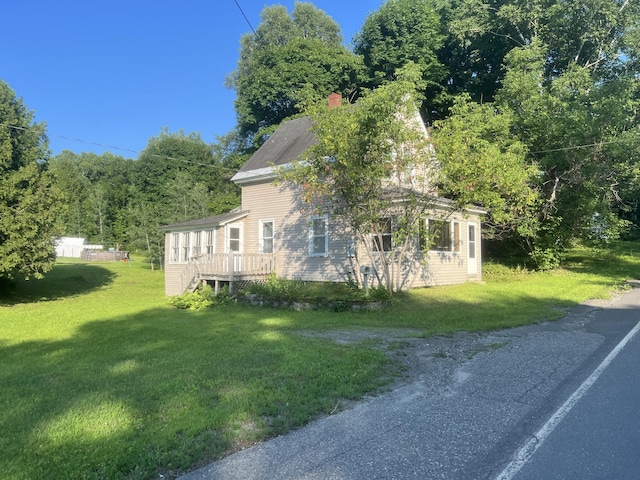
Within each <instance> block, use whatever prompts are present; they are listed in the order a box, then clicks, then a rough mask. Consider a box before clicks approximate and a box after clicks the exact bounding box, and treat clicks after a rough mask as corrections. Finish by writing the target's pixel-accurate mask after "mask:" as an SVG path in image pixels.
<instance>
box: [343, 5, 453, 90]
mask: <svg viewBox="0 0 640 480" xmlns="http://www.w3.org/2000/svg"><path fill="white" fill-rule="evenodd" d="M443 41H444V35H443V34H442V31H441V28H440V18H439V16H438V14H437V13H436V10H435V2H433V1H431V0H389V1H387V2H384V3H383V5H382V6H381V7H380V9H379V10H377V11H375V12H373V13H371V14H370V15H369V16H368V17H367V19H366V20H365V22H364V25H363V26H362V29H361V31H360V32H358V33H357V34H356V36H355V39H354V51H355V53H356V54H358V55H362V56H363V58H364V63H365V65H366V66H367V68H368V70H369V84H370V85H378V84H380V83H381V82H384V81H392V80H394V79H395V74H396V71H397V70H398V69H400V68H402V67H404V66H405V65H406V64H407V63H409V62H413V63H414V64H416V65H418V66H419V67H420V70H421V74H422V75H421V76H422V82H421V84H422V87H423V88H424V89H425V90H423V93H425V91H428V92H429V97H430V98H429V100H433V96H434V95H436V94H437V93H438V92H439V91H440V90H441V87H440V85H441V83H442V80H443V79H444V78H445V68H444V66H443V65H442V64H441V63H440V62H439V61H438V58H437V52H438V51H439V50H440V48H441V47H442V45H443Z"/></svg>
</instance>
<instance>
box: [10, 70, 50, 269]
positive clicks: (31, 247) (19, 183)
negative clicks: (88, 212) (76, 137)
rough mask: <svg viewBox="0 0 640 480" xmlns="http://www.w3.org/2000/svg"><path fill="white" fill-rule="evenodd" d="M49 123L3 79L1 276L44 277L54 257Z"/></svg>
mask: <svg viewBox="0 0 640 480" xmlns="http://www.w3.org/2000/svg"><path fill="white" fill-rule="evenodd" d="M48 157H49V151H48V146H47V138H46V136H45V127H44V125H43V124H37V123H34V121H33V113H32V112H31V111H30V110H29V109H28V108H27V107H26V106H25V105H24V104H23V102H22V100H21V99H18V98H17V97H16V95H15V93H14V92H13V90H12V89H11V88H10V87H9V86H8V85H7V84H6V83H5V82H3V81H1V80H0V278H12V277H14V276H15V275H20V276H24V277H25V278H30V277H34V278H41V277H42V276H43V274H44V273H46V272H47V271H48V270H50V269H51V267H52V266H53V263H54V261H55V240H56V236H57V235H59V234H60V229H59V217H60V213H61V210H62V204H61V202H60V198H59V194H58V191H57V190H56V188H55V187H54V186H53V184H52V177H51V175H50V174H49V172H48V171H47V159H48Z"/></svg>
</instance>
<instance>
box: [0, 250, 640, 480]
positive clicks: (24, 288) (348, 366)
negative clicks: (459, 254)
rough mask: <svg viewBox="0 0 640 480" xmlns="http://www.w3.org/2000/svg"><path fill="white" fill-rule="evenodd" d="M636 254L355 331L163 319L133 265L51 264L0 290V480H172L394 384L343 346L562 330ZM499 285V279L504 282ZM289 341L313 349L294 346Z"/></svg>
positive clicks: (314, 317)
mask: <svg viewBox="0 0 640 480" xmlns="http://www.w3.org/2000/svg"><path fill="white" fill-rule="evenodd" d="M639 252H640V249H639V245H638V244H637V243H618V242H614V243H613V245H612V246H611V248H609V249H606V250H605V249H592V248H579V249H574V250H571V251H570V252H569V255H567V256H566V258H565V262H564V268H563V269H558V270H557V271H551V272H529V273H528V274H526V275H524V274H522V272H517V271H513V272H512V273H511V270H509V269H503V274H502V275H501V276H500V277H499V278H495V276H493V275H491V274H486V275H485V280H486V284H484V285H481V284H472V283H468V284H463V285H451V286H443V287H435V288H424V289H416V290H412V291H411V292H409V293H408V294H407V295H406V296H402V297H401V299H402V301H398V302H395V303H394V304H393V305H391V306H390V307H389V308H388V309H385V310H382V311H371V312H367V314H366V315H358V314H351V313H344V314H341V315H340V316H336V314H335V313H334V312H331V311H326V310H321V311H312V312H309V311H307V312H291V311H287V312H277V311H271V312H269V313H268V315H265V312H264V311H262V310H259V309H248V308H241V307H239V306H235V305H227V306H222V307H219V308H217V309H214V310H208V311H202V312H186V311H183V310H177V309H175V308H170V307H168V306H167V304H166V297H165V295H164V289H163V275H162V274H161V273H159V272H152V271H150V269H149V268H148V267H147V266H146V265H145V264H143V263H142V262H138V261H136V262H133V263H129V264H125V263H121V262H118V263H106V264H101V265H97V264H82V263H80V262H65V263H59V264H56V266H55V267H54V269H53V270H52V271H51V272H49V274H48V275H47V276H46V277H45V279H44V280H43V281H42V282H37V283H35V284H34V282H32V281H24V280H22V279H17V280H16V281H15V282H14V290H13V292H12V293H11V295H10V296H9V299H7V297H6V293H7V292H6V291H5V290H3V289H0V318H2V322H0V338H2V339H3V342H2V344H1V345H0V357H1V358H2V373H3V374H2V376H1V377H0V404H2V405H3V408H2V409H0V425H2V435H0V465H1V466H2V472H3V476H4V477H5V478H8V479H11V480H27V479H33V478H42V477H47V478H66V479H69V480H75V479H84V478H130V479H134V478H135V479H141V478H152V477H153V478H157V477H159V476H160V475H166V474H167V472H171V473H170V474H171V475H174V476H177V475H180V474H182V473H186V472H187V471H191V470H193V469H194V468H197V466H198V465H203V464H205V463H207V462H209V461H211V460H214V459H217V458H220V457H221V456H223V455H224V454H225V452H229V451H236V450H238V449H240V448H243V447H245V446H248V445H250V444H253V443H254V442H256V441H260V440H264V439H267V438H270V437H272V436H274V435H279V434H283V433H286V432H287V431H289V430H291V429H293V428H296V427H300V426H302V425H304V424H305V423H307V422H309V421H311V420H312V419H314V418H317V416H318V415H326V414H329V413H330V412H332V411H333V410H334V408H335V406H336V405H337V404H340V402H343V401H344V400H345V399H352V400H358V399H360V398H362V397H363V396H364V395H367V394H370V393H373V392H375V391H376V388H378V387H380V386H382V385H384V384H385V383H386V382H388V380H389V375H390V374H393V373H394V372H396V371H397V370H396V369H395V368H394V365H393V364H392V363H391V362H392V360H391V359H390V358H389V357H387V356H386V355H385V353H384V352H382V351H380V350H378V349H375V348H371V344H370V343H366V342H365V343H355V344H344V343H340V344H338V343H337V342H333V341H330V340H325V339H323V338H326V337H327V336H328V335H331V336H332V337H335V338H340V339H344V332H345V331H360V332H361V331H363V330H365V331H366V330H367V329H379V328H385V327H386V328H388V327H393V328H398V329H400V328H409V329H414V330H417V331H419V332H420V334H419V335H420V336H425V337H427V336H429V335H433V334H450V333H452V332H456V331H478V330H495V329H498V328H503V327H513V326H517V325H525V324H530V323H534V322H540V321H548V320H551V319H555V318H559V317H561V316H563V315H564V314H565V312H566V308H567V307H571V306H574V305H576V304H579V303H581V302H583V301H584V300H585V299H588V298H608V296H609V295H610V294H611V292H612V291H613V290H615V289H616V288H618V287H619V286H620V285H621V284H623V283H624V282H625V280H626V279H628V278H630V277H633V276H634V275H635V274H636V273H637V271H638V268H639V267H640V257H639V255H638V253H639ZM504 270H506V272H505V271H504ZM301 332H305V333H309V335H308V336H307V335H301V334H300V333H301Z"/></svg>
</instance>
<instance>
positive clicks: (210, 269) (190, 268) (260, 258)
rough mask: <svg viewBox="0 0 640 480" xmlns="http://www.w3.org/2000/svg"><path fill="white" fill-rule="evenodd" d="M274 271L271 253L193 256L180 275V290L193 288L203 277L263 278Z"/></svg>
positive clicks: (230, 253) (273, 258) (231, 279)
mask: <svg viewBox="0 0 640 480" xmlns="http://www.w3.org/2000/svg"><path fill="white" fill-rule="evenodd" d="M275 271H276V257H275V255H274V254H273V253H238V252H229V253H212V254H205V255H200V256H198V257H193V258H191V259H190V260H189V263H188V264H187V265H186V267H185V269H184V270H183V271H182V274H181V275H180V287H181V289H182V291H183V292H184V291H187V290H193V289H195V287H196V286H197V285H198V283H200V281H201V280H203V279H210V280H223V281H230V282H232V281H234V280H238V279H252V278H263V277H266V276H268V275H269V274H270V273H272V272H275Z"/></svg>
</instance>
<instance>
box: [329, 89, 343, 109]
mask: <svg viewBox="0 0 640 480" xmlns="http://www.w3.org/2000/svg"><path fill="white" fill-rule="evenodd" d="M341 104H342V96H341V95H340V94H339V93H332V94H331V95H329V108H336V107H339V106H340V105H341Z"/></svg>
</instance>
